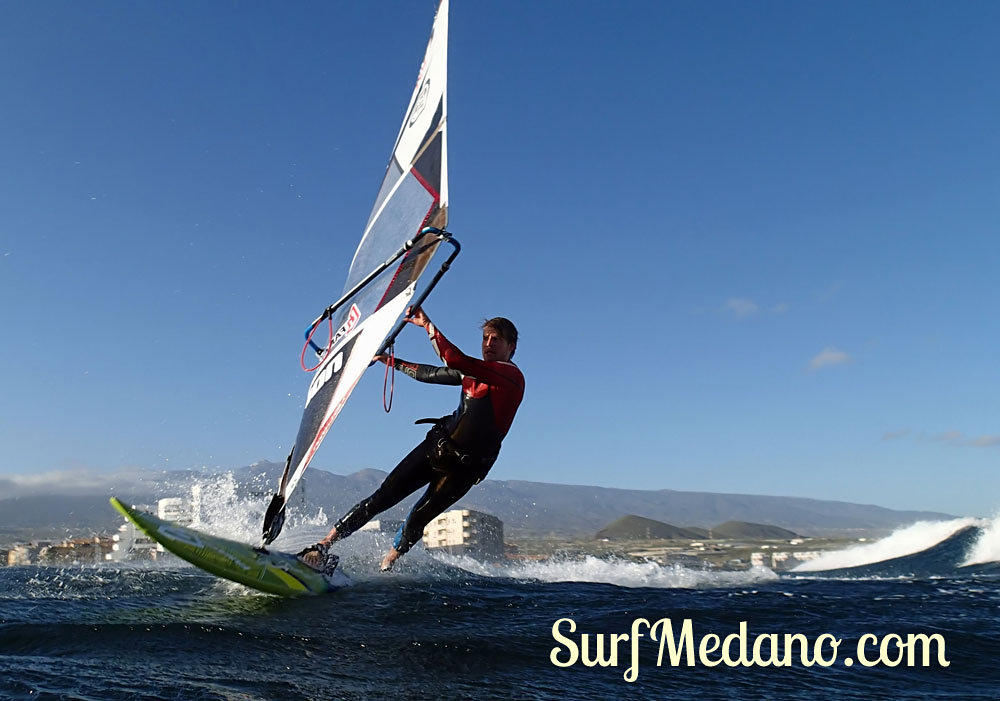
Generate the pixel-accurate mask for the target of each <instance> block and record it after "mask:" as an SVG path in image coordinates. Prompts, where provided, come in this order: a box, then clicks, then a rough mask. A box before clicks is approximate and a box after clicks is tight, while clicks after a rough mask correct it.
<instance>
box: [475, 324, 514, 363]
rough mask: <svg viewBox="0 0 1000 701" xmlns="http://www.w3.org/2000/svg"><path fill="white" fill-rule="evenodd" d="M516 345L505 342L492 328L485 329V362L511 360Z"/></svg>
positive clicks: (486, 327)
mask: <svg viewBox="0 0 1000 701" xmlns="http://www.w3.org/2000/svg"><path fill="white" fill-rule="evenodd" d="M513 352H514V345H513V344H511V343H508V342H507V341H506V340H504V337H503V336H501V335H500V334H499V333H498V332H497V330H496V329H495V328H493V327H492V326H485V327H483V360H499V361H504V362H505V361H508V360H510V354H511V353H513Z"/></svg>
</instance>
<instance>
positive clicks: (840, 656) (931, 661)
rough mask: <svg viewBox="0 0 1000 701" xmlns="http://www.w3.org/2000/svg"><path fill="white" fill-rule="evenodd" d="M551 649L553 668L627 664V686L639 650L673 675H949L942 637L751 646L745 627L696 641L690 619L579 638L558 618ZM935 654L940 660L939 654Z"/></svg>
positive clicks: (769, 638)
mask: <svg viewBox="0 0 1000 701" xmlns="http://www.w3.org/2000/svg"><path fill="white" fill-rule="evenodd" d="M552 638H553V640H555V641H556V647H554V648H552V652H551V653H550V654H549V660H551V662H552V664H554V665H555V666H556V667H572V666H573V665H575V664H578V663H579V664H582V665H584V666H585V667H596V666H601V667H618V664H619V660H621V661H622V662H624V663H628V667H627V668H626V669H625V673H624V678H625V681H627V682H634V681H635V680H636V679H638V678H639V647H640V645H642V646H643V647H651V646H655V648H656V651H657V653H656V666H657V667H662V666H664V665H668V666H671V667H682V666H683V667H694V666H696V665H699V664H700V665H704V666H705V667H717V666H719V665H726V666H728V667H790V666H792V665H796V664H798V665H801V666H803V667H812V666H813V665H817V666H819V667H831V666H833V665H835V664H842V665H844V666H845V667H851V666H853V665H854V664H855V663H857V664H859V665H861V666H862V667H877V666H880V665H881V666H883V667H900V666H904V667H931V666H938V667H947V666H949V665H950V664H951V663H950V662H949V661H948V660H947V658H946V657H945V640H944V636H942V635H941V634H939V633H934V634H933V635H926V634H924V633H908V634H906V635H898V634H896V633H889V634H887V635H875V634H873V633H866V634H864V635H862V636H861V637H860V638H859V639H858V641H857V643H856V644H855V645H853V646H852V645H850V644H847V645H845V646H844V647H843V648H841V644H842V643H844V640H842V639H841V638H838V637H836V636H835V635H832V634H831V633H824V634H822V635H820V636H818V637H817V638H816V639H815V640H812V641H810V640H809V639H808V638H807V637H806V636H805V635H803V634H802V633H760V634H756V635H754V636H753V637H752V638H751V635H750V632H749V625H748V624H747V622H746V621H740V626H739V631H738V632H734V633H730V634H728V635H726V636H725V637H723V636H720V635H719V634H717V633H706V634H698V636H697V639H696V636H695V626H694V623H693V622H692V620H691V619H690V618H685V619H684V620H683V621H682V622H681V624H680V630H679V631H676V630H675V626H674V622H673V621H672V620H671V619H669V618H661V619H659V620H658V621H656V622H655V623H654V622H650V621H649V620H648V619H646V618H637V619H635V620H634V621H632V628H631V630H630V631H629V632H627V633H578V632H577V625H576V621H574V620H573V619H571V618H560V619H559V620H558V621H556V622H555V623H553V624H552ZM935 653H936V654H935Z"/></svg>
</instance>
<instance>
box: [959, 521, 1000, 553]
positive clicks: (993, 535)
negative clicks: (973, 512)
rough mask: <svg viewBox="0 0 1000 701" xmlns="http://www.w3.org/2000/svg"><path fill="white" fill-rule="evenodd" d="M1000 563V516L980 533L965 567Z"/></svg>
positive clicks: (986, 525)
mask: <svg viewBox="0 0 1000 701" xmlns="http://www.w3.org/2000/svg"><path fill="white" fill-rule="evenodd" d="M987 562H1000V515H997V516H994V517H993V518H992V519H990V520H989V521H987V522H986V523H985V524H984V525H983V526H982V528H981V530H980V531H979V538H977V539H976V542H975V543H974V544H973V546H972V548H970V549H969V554H968V556H967V557H966V559H965V562H963V563H962V564H963V565H981V564H984V563H987Z"/></svg>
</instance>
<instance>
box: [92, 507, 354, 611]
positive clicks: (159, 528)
mask: <svg viewBox="0 0 1000 701" xmlns="http://www.w3.org/2000/svg"><path fill="white" fill-rule="evenodd" d="M111 505H112V506H113V507H115V508H116V509H117V510H118V511H120V512H121V513H122V514H123V515H124V516H125V517H126V518H127V519H128V520H130V521H131V522H132V523H134V524H135V525H136V526H138V527H139V529H140V530H142V532H143V533H145V534H146V535H148V536H149V537H150V538H152V539H153V540H155V541H156V542H157V543H160V544H161V545H162V546H163V547H164V548H166V549H167V550H169V551H170V552H172V553H173V554H174V555H176V556H177V557H180V558H182V559H184V560H187V561H188V562H190V563H191V564H192V565H194V566H196V567H199V568H201V569H203V570H205V571H206V572H209V573H211V574H214V575H216V576H217V577H222V578H224V579H228V580H231V581H233V582H238V583H240V584H244V585H246V586H248V587H252V588H253V589H257V590H259V591H263V592H267V593H269V594H277V595H278V596H309V595H315V594H324V593H326V592H329V591H332V590H333V589H336V588H337V587H336V586H334V584H333V583H331V582H330V581H329V580H328V579H327V577H326V576H324V575H323V574H322V573H320V572H317V571H316V570H314V569H312V568H311V567H309V566H308V565H306V564H304V563H302V562H300V561H299V560H298V559H297V558H296V557H295V556H294V555H289V554H288V553H283V552H279V551H277V550H264V549H261V548H255V547H253V546H252V545H247V544H246V543H239V542H237V541H235V540H226V539H225V538H218V537H216V536H213V535H209V534H207V533H202V532H201V531H196V530H195V529H193V528H187V527H185V526H181V525H178V524H176V523H171V522H169V521H164V520H163V519H160V518H157V517H156V516H153V515H152V514H149V513H146V512H144V511H139V510H137V509H135V508H134V507H132V506H129V505H128V504H125V503H123V502H121V501H120V500H118V499H116V498H115V497H111ZM337 574H340V573H337ZM341 576H342V575H341Z"/></svg>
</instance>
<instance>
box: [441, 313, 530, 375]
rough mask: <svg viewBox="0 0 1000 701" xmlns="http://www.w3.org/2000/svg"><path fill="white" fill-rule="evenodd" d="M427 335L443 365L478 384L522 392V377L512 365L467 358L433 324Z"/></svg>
mask: <svg viewBox="0 0 1000 701" xmlns="http://www.w3.org/2000/svg"><path fill="white" fill-rule="evenodd" d="M427 334H428V335H429V336H430V338H431V345H433V346H434V351H435V352H436V353H437V354H438V357H439V358H441V360H443V361H444V364H445V365H447V366H448V367H450V368H454V369H456V370H458V371H459V372H461V373H462V374H463V375H465V376H466V377H474V378H476V379H477V380H479V381H480V382H485V383H487V384H489V385H493V386H507V387H510V388H512V389H515V388H516V389H518V390H521V391H522V392H523V391H524V376H523V375H521V371H520V370H519V369H518V368H517V366H516V365H514V363H501V362H497V361H495V360H479V359H478V358H473V357H472V356H468V355H466V354H465V353H463V352H462V351H461V350H459V349H458V346H456V345H455V344H454V343H452V342H451V341H449V340H448V339H447V338H445V337H444V334H443V333H441V332H440V331H439V330H438V329H437V327H435V326H434V324H430V326H429V327H428V329H427Z"/></svg>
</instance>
